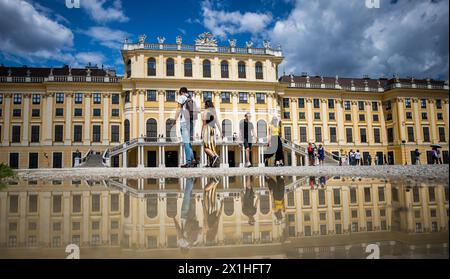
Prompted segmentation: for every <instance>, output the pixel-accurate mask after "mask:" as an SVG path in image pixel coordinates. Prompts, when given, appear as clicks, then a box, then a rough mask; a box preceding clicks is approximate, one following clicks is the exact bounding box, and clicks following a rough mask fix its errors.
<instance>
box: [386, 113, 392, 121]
mask: <svg viewBox="0 0 450 279" xmlns="http://www.w3.org/2000/svg"><path fill="white" fill-rule="evenodd" d="M391 120H392V113H388V114H387V115H386V121H391Z"/></svg>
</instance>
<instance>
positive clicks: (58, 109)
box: [55, 108, 64, 117]
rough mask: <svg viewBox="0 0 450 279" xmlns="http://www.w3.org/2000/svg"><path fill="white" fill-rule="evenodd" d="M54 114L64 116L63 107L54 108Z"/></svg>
mask: <svg viewBox="0 0 450 279" xmlns="http://www.w3.org/2000/svg"><path fill="white" fill-rule="evenodd" d="M55 116H57V117H63V116H64V109H63V108H56V110H55Z"/></svg>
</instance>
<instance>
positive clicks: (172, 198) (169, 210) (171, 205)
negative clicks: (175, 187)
mask: <svg viewBox="0 0 450 279" xmlns="http://www.w3.org/2000/svg"><path fill="white" fill-rule="evenodd" d="M177 199H178V194H167V199H166V200H167V204H166V206H167V207H166V214H167V217H169V218H173V217H175V216H177Z"/></svg>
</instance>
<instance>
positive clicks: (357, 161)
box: [355, 150, 361, 166]
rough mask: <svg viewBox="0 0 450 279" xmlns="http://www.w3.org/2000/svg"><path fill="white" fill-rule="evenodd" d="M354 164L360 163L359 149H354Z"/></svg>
mask: <svg viewBox="0 0 450 279" xmlns="http://www.w3.org/2000/svg"><path fill="white" fill-rule="evenodd" d="M355 165H356V166H359V165H361V153H360V152H359V150H356V153H355Z"/></svg>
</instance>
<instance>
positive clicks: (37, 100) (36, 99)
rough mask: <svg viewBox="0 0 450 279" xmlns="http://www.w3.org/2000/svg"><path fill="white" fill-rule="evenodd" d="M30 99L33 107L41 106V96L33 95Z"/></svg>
mask: <svg viewBox="0 0 450 279" xmlns="http://www.w3.org/2000/svg"><path fill="white" fill-rule="evenodd" d="M31 98H32V103H33V105H40V104H41V95H39V94H33V96H32V97H31Z"/></svg>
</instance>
